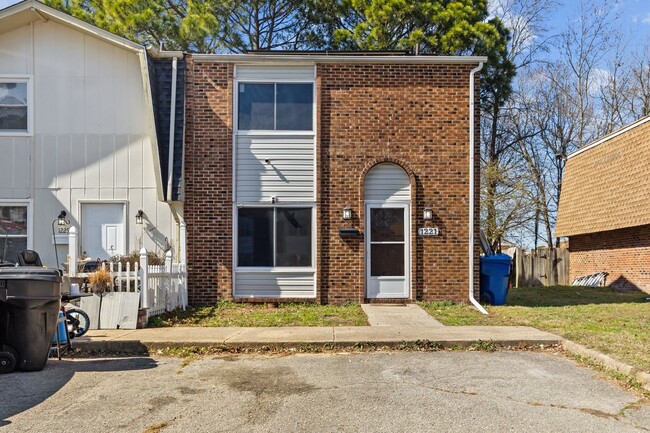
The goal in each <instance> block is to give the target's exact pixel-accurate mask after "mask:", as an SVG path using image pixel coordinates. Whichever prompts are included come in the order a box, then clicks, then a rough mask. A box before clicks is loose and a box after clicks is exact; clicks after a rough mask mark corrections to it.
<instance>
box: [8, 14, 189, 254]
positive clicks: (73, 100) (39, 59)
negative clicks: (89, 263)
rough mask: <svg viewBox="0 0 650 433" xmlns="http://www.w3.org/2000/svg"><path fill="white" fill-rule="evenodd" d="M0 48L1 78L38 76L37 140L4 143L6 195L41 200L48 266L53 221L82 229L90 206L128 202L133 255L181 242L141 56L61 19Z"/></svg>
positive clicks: (40, 238)
mask: <svg viewBox="0 0 650 433" xmlns="http://www.w3.org/2000/svg"><path fill="white" fill-rule="evenodd" d="M0 47H2V49H0V74H1V75H5V76H26V75H28V76H31V82H32V91H33V107H34V108H33V114H34V115H33V119H34V124H33V132H34V135H33V136H32V137H8V136H2V137H0V153H1V154H2V155H3V160H2V162H0V199H26V198H28V197H31V198H32V199H33V210H34V212H33V215H34V216H33V218H34V222H33V230H34V231H33V240H34V243H33V246H34V249H36V250H37V251H39V253H40V254H41V259H42V260H43V263H44V264H46V265H49V266H52V265H54V264H55V254H54V248H53V245H52V227H51V224H52V220H53V219H54V218H55V217H56V216H57V215H58V214H59V212H60V211H61V210H66V211H67V212H68V218H69V219H70V222H71V224H72V225H74V226H76V227H77V228H78V229H80V228H81V227H80V213H81V204H80V203H82V202H86V203H87V202H97V201H99V200H123V201H125V202H127V208H126V209H127V216H126V219H125V221H124V224H125V225H124V230H125V231H126V241H127V244H126V246H125V248H126V251H127V252H129V251H134V250H139V249H140V247H142V246H144V247H145V248H147V249H148V250H151V251H156V252H160V251H163V250H164V249H166V248H167V247H168V243H171V244H177V243H178V240H177V239H176V229H175V227H176V223H175V221H174V218H173V215H172V213H171V210H170V209H169V206H168V205H167V204H166V203H162V202H159V201H158V196H157V190H156V178H155V171H154V170H155V165H154V157H153V149H152V143H151V139H150V137H149V126H150V125H149V124H148V123H147V122H148V120H147V109H148V108H147V105H146V95H145V89H144V85H143V80H142V73H141V64H140V59H139V57H138V55H137V54H136V53H134V52H132V51H130V50H126V49H124V48H122V47H120V46H117V45H114V44H111V43H108V42H106V41H104V40H102V39H101V38H98V37H95V36H92V35H90V34H87V33H84V32H81V31H79V30H78V29H75V28H73V27H70V26H67V25H64V24H61V23H58V22H56V21H55V20H50V21H48V22H43V21H41V20H36V21H34V23H33V25H25V26H23V27H20V28H17V29H15V30H11V31H9V32H6V33H3V34H0ZM139 209H142V210H143V211H144V213H145V218H146V219H145V224H143V225H136V224H135V223H134V221H135V218H134V215H135V213H136V212H137V211H138V210H139ZM66 248H67V247H66V246H60V247H59V250H58V252H59V259H60V261H62V259H61V258H62V257H63V258H65V256H66V254H67V251H66Z"/></svg>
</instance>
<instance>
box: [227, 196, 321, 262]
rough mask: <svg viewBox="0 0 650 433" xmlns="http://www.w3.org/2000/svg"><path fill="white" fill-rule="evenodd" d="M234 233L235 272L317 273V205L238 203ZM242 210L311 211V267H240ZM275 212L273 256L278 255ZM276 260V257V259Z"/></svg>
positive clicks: (235, 212) (234, 220)
mask: <svg viewBox="0 0 650 433" xmlns="http://www.w3.org/2000/svg"><path fill="white" fill-rule="evenodd" d="M234 208H235V209H234V211H233V213H234V218H233V225H234V232H233V235H234V236H233V239H234V241H233V251H234V254H233V260H234V262H233V263H234V266H233V268H234V269H235V272H241V273H246V272H251V273H255V272H270V273H293V272H295V273H305V274H307V273H314V272H316V265H315V262H316V205H315V204H314V203H298V202H296V203H282V204H280V203H277V204H268V203H246V204H241V203H238V204H237V205H235V206H234ZM242 208H272V209H274V208H302V209H311V266H239V264H238V262H239V209H242ZM275 222H276V221H275V212H274V213H273V224H274V227H273V230H274V236H273V254H274V255H275V253H276V245H275V243H276V236H275ZM274 260H275V257H274Z"/></svg>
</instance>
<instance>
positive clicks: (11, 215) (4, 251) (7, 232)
mask: <svg viewBox="0 0 650 433" xmlns="http://www.w3.org/2000/svg"><path fill="white" fill-rule="evenodd" d="M26 249H27V205H13V204H12V205H5V204H0V259H2V261H3V262H11V263H16V262H17V261H18V253H19V252H21V251H23V250H26Z"/></svg>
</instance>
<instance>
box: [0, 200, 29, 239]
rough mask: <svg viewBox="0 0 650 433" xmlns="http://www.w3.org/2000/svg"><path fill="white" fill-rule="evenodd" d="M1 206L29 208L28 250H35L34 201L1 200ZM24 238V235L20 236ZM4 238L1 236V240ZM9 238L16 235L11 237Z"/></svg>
mask: <svg viewBox="0 0 650 433" xmlns="http://www.w3.org/2000/svg"><path fill="white" fill-rule="evenodd" d="M0 206H25V207H27V249H28V250H33V249H34V200H32V199H0ZM18 236H20V237H22V236H23V235H18ZM2 237H3V236H2V235H0V238H2ZM8 237H9V238H11V237H16V235H9V236H8Z"/></svg>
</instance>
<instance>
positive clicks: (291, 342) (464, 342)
mask: <svg viewBox="0 0 650 433" xmlns="http://www.w3.org/2000/svg"><path fill="white" fill-rule="evenodd" d="M422 341H428V342H431V343H433V344H438V345H440V346H441V347H454V346H471V345H473V344H476V343H478V342H492V343H494V344H496V345H499V346H508V347H512V346H518V347H524V346H539V345H545V346H550V345H558V344H560V343H561V341H562V339H561V338H560V337H558V336H557V335H554V334H551V333H548V332H544V331H540V330H538V329H535V328H531V327H526V326H426V327H423V326H354V327H349V326H341V327H274V328H200V327H184V328H181V327H175V328H147V329H138V330H98V331H89V332H88V334H87V336H84V337H81V338H77V339H75V340H73V344H74V346H75V347H77V348H79V349H81V350H82V351H102V352H116V353H128V352H133V353H142V352H143V351H144V350H145V349H147V350H157V349H162V348H166V347H176V348H178V347H190V346H226V347H232V348H245V347H260V346H277V347H292V346H293V347H295V346H299V345H307V344H311V345H336V346H341V347H350V346H355V345H359V344H375V345H381V346H397V345H401V344H404V343H416V342H422Z"/></svg>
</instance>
